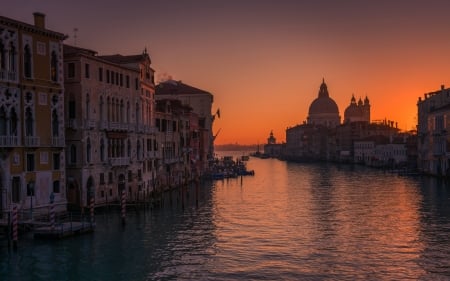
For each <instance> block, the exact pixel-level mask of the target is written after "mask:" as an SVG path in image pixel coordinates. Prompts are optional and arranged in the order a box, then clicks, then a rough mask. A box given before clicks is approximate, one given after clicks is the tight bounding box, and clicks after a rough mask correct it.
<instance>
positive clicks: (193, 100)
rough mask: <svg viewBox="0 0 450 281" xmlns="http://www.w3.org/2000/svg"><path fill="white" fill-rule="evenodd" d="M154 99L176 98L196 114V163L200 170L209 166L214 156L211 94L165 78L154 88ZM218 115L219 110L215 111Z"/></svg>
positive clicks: (204, 169)
mask: <svg viewBox="0 0 450 281" xmlns="http://www.w3.org/2000/svg"><path fill="white" fill-rule="evenodd" d="M155 97H156V99H157V100H158V99H177V100H180V101H181V103H182V104H183V105H188V106H190V107H191V108H192V111H193V112H194V113H195V114H197V116H198V137H199V147H200V148H199V159H198V163H197V165H199V166H200V167H201V170H202V171H206V170H207V169H208V167H209V162H208V161H209V160H212V159H213V157H214V135H213V131H212V129H213V128H212V126H213V121H214V117H215V115H212V114H211V109H212V103H213V99H214V97H213V95H212V94H211V93H209V92H207V91H204V90H201V89H198V88H195V87H192V86H189V85H187V84H184V83H182V82H181V81H175V80H167V81H164V82H161V83H159V84H158V85H157V86H156V90H155ZM217 115H218V117H220V112H219V111H217Z"/></svg>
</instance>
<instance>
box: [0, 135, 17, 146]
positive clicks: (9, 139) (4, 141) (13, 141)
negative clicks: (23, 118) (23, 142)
mask: <svg viewBox="0 0 450 281" xmlns="http://www.w3.org/2000/svg"><path fill="white" fill-rule="evenodd" d="M15 146H19V138H18V137H17V136H0V147H15Z"/></svg>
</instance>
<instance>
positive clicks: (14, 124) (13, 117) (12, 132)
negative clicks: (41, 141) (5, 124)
mask: <svg viewBox="0 0 450 281" xmlns="http://www.w3.org/2000/svg"><path fill="white" fill-rule="evenodd" d="M10 122H11V126H10V128H9V132H10V135H11V136H17V113H16V109H15V108H12V109H11V114H10Z"/></svg>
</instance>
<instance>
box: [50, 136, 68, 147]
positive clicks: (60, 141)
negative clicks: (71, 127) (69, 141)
mask: <svg viewBox="0 0 450 281" xmlns="http://www.w3.org/2000/svg"><path fill="white" fill-rule="evenodd" d="M52 146H54V147H64V146H65V142H64V138H63V137H52Z"/></svg>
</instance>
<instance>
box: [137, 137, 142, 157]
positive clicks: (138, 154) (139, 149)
mask: <svg viewBox="0 0 450 281" xmlns="http://www.w3.org/2000/svg"><path fill="white" fill-rule="evenodd" d="M136 158H137V159H138V160H141V143H140V142H139V140H138V141H137V143H136Z"/></svg>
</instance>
